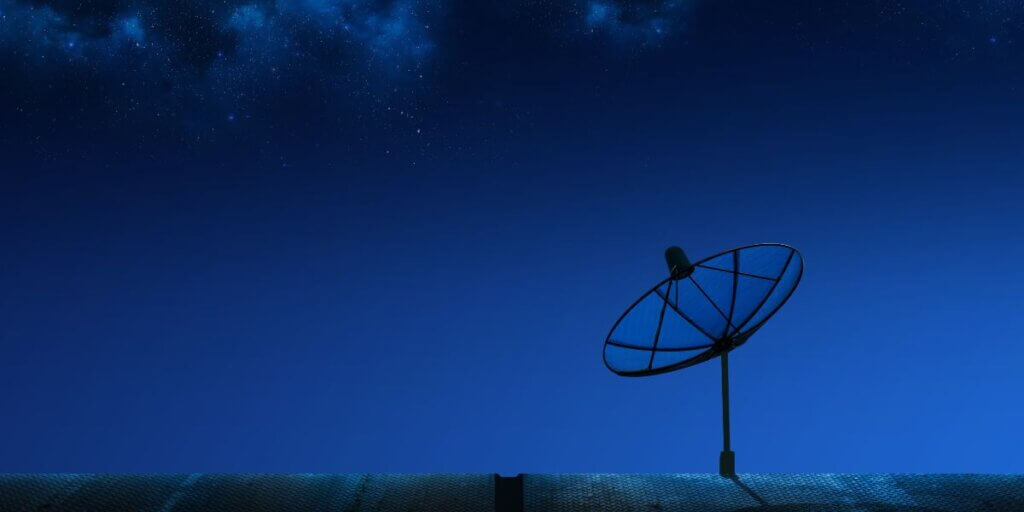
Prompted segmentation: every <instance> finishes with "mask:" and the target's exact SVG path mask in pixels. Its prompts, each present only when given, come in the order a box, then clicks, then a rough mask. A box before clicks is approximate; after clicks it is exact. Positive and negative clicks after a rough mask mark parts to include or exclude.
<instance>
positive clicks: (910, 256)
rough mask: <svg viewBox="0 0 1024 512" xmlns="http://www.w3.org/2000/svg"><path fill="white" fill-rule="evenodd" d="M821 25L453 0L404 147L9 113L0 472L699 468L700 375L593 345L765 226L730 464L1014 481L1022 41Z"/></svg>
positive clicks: (1023, 183)
mask: <svg viewBox="0 0 1024 512" xmlns="http://www.w3.org/2000/svg"><path fill="white" fill-rule="evenodd" d="M869 4H870V2H869ZM723 5H724V4H723ZM733 5H734V6H735V5H738V4H735V3H733ZM748 5H749V4H748ZM915 5H916V4H915ZM922 5H923V4H922ZM943 5H945V4H943ZM837 9H838V8H837ZM846 9H847V11H843V12H842V13H846V14H848V15H849V18H841V17H840V16H839V14H842V13H837V12H836V11H835V10H833V11H828V12H821V11H820V10H818V11H815V10H814V9H813V8H811V7H810V6H809V5H804V4H798V3H796V2H793V3H790V4H787V3H785V2H783V3H781V6H778V5H777V6H775V7H774V8H772V9H768V8H767V7H762V8H760V9H749V10H739V9H737V10H735V11H728V10H727V9H726V8H725V7H722V8H717V7H705V8H704V9H703V10H698V11H697V14H695V15H694V18H693V19H691V20H690V21H691V23H690V26H689V28H688V29H687V31H685V32H684V33H682V34H680V35H678V36H676V37H675V38H673V39H670V40H666V41H665V42H663V43H661V44H658V45H645V44H643V43H642V42H640V43H638V42H636V41H632V40H619V39H616V38H610V39H603V40H600V41H582V42H581V41H580V40H578V37H581V36H573V37H574V38H576V39H573V38H568V36H563V35H562V34H559V33H558V31H557V30H556V31H554V32H553V33H552V32H548V33H547V35H544V36H540V35H536V34H532V35H531V34H529V33H525V34H524V33H520V31H519V30H518V29H517V28H516V27H521V26H535V25H534V24H532V23H531V22H530V21H529V20H527V21H523V20H519V21H515V20H516V19H517V18H515V17H512V18H511V19H512V21H509V22H508V23H506V24H502V23H498V22H496V21H495V20H496V19H499V18H500V16H499V14H500V15H501V16H505V14H501V13H500V12H499V13H498V14H488V13H487V12H484V11H485V10H484V9H481V10H480V11H475V12H474V13H471V14H472V15H473V16H477V17H481V18H480V19H481V20H482V21H481V23H470V22H468V21H466V20H467V19H468V20H472V19H476V18H466V19H462V21H463V22H464V23H462V22H460V23H461V25H460V26H461V28H460V30H456V29H454V28H449V29H445V30H447V32H446V33H447V34H448V35H447V36H445V37H442V38H441V40H440V41H439V42H438V43H439V47H438V48H439V49H438V50H437V51H438V52H440V53H441V54H443V56H442V57H438V60H437V61H435V62H434V63H433V64H432V66H434V71H433V73H434V74H433V75H431V80H433V82H432V85H431V86H430V88H429V90H427V91H426V92H423V93H421V95H420V96H417V97H416V100H415V101H416V104H417V107H416V108H417V110H416V112H417V113H418V114H417V115H421V117H422V118H423V124H422V125H423V126H424V132H425V133H424V134H422V135H423V136H424V137H427V138H428V139H429V140H430V141H431V142H432V143H431V144H426V143H425V142H424V140H425V139H424V138H422V137H421V138H418V137H417V135H414V134H413V131H412V127H411V126H406V125H403V124H398V125H396V124H395V123H392V122H390V121H388V120H387V118H383V120H382V118H381V117H380V116H377V117H374V115H368V117H366V118H360V120H358V121H355V120H350V121H344V122H341V121H336V122H331V123H329V124H326V125H325V124H324V123H327V121H323V120H322V119H320V118H317V117H315V116H314V115H312V114H308V115H311V116H313V117H310V118H309V119H307V120H305V121H303V120H302V119H303V117H302V116H303V115H307V114H303V112H306V111H305V110H303V107H305V106H308V105H306V104H296V105H294V106H295V109H293V110H292V112H293V115H294V118H288V117H287V116H283V117H280V118H275V119H271V120H264V121H265V122H264V123H263V124H259V125H257V124H258V123H257V122H255V121H254V122H253V126H251V127H248V128H244V127H239V126H235V127H233V128H230V129H229V128H221V129H220V131H218V132H217V136H216V137H214V140H213V141H212V142H206V143H202V144H197V143H192V142H188V143H186V138H173V137H147V136H146V134H149V133H154V132H152V131H150V130H156V128H153V126H154V125H151V124H146V123H142V122H134V123H125V124H118V123H105V122H103V120H104V117H103V114H102V112H101V110H102V109H99V108H97V109H93V110H90V109H88V108H87V109H86V110H85V111H84V113H81V112H82V111H74V112H72V110H71V108H70V107H72V106H74V105H75V104H76V101H77V100H76V99H75V98H74V97H71V98H70V99H69V98H66V97H65V98H64V99H53V100H48V102H52V105H50V106H47V105H42V106H40V104H42V103H46V102H41V101H40V102H37V104H36V108H37V111H36V112H41V113H42V114H40V115H36V116H23V117H16V116H15V114H13V113H12V112H14V111H15V109H14V108H13V106H14V105H15V104H16V103H18V102H20V101H21V99H22V98H20V97H17V96H11V95H7V96H5V98H7V99H4V100H3V106H4V107H5V108H4V112H7V114H4V115H5V116H9V117H7V121H5V122H3V123H0V125H2V126H3V132H2V133H3V135H4V138H3V139H2V140H3V147H2V149H3V150H4V155H5V156H4V163H3V166H2V168H3V173H2V177H3V178H2V183H0V215H2V217H0V219H2V222H0V237H2V240H3V251H0V344H2V352H0V389H3V392H2V393H0V418H2V419H0V471H118V472H136V471H161V472H164V471H289V472H291V471H298V472H314V471H315V472H320V471H326V472H368V471H387V472H435V471H460V472H461V471H470V472H493V471H499V472H503V473H514V472H564V471H586V472H593V471H599V472H604V471H609V472H612V471H613V472H632V471H640V472H649V471H650V472H662V471H667V472H691V471H692V472H712V471H714V470H715V468H716V462H717V455H718V451H719V450H720V443H721V423H720V422H721V416H720V414H721V412H720V394H719V393H720V391H719V380H718V379H719V374H718V371H719V368H718V364H717V362H712V363H706V364H704V365H701V366H698V367H694V368H691V369H688V370H685V371H682V372H677V373H672V374H668V375H663V376H657V377H651V378H644V379H626V378H621V377H617V376H615V375H613V374H612V373H611V372H609V371H608V370H607V369H606V368H605V367H604V365H603V364H602V361H601V344H602V341H603V340H604V337H605V335H606V334H607V331H608V329H609V328H610V327H611V325H612V323H613V322H614V320H615V319H616V318H617V316H618V315H619V314H620V313H621V312H622V311H623V310H624V309H625V308H626V307H627V306H628V305H629V304H630V303H631V302H632V301H633V300H634V299H635V298H636V297H637V296H639V294H641V293H642V292H644V291H646V290H647V289H648V288H649V287H650V286H651V285H652V284H653V283H655V282H656V281H658V280H660V279H662V278H663V277H664V274H665V272H666V270H665V268H664V263H663V261H662V251H663V250H664V248H665V247H666V246H668V245H672V244H678V245H680V246H682V247H683V248H685V249H686V251H687V253H688V255H689V256H690V257H691V258H692V259H698V258H702V257H704V256H707V255H710V254H712V253H714V252H718V251H720V250H724V249H727V248H731V247H733V246H738V245H744V244H748V243H754V242H765V241H768V242H776V241H777V242H784V243H788V244H791V245H793V246H795V247H796V248H798V249H799V250H800V251H801V253H802V254H803V256H804V259H805V263H806V268H805V272H804V277H803V280H802V282H801V285H800V287H799V288H798V289H797V291H796V293H795V294H794V295H793V297H792V298H791V299H790V301H789V302H788V303H787V305H786V306H785V307H783V308H782V310H780V311H779V313H778V314H777V315H776V316H775V318H773V319H772V320H771V321H770V322H769V323H768V324H767V325H766V326H765V327H764V328H762V329H761V330H760V331H759V332H758V333H757V334H756V335H755V336H754V337H753V338H752V339H751V341H750V342H749V343H747V344H746V345H745V346H743V347H742V348H740V349H739V350H738V351H737V352H735V353H734V355H733V357H731V358H730V363H731V366H732V371H731V373H732V381H731V382H732V417H733V448H734V450H736V452H737V469H738V470H739V471H740V472H831V471H844V472H845V471H849V472H1021V471H1024V463H1022V460H1024V448H1022V444H1021V442H1020V428H1021V425H1022V424H1024V413H1022V409H1021V406H1020V405H1019V404H1020V403H1021V401H1022V397H1024V377H1022V376H1021V373H1020V368H1021V364H1022V362H1024V346H1022V344H1021V343H1020V339H1021V336H1020V334H1019V333H1018V332H1017V324H1018V321H1019V319H1020V315H1021V311H1022V305H1024V304H1022V298H1021V297H1022V296H1021V285H1022V283H1024V266H1022V265H1021V263H1020V262H1021V260H1022V258H1024V238H1022V236H1021V234H1020V233H1021V231H1020V229H1021V225H1022V223H1024V206H1022V204H1021V191H1022V190H1024V188H1022V187H1024V173H1022V171H1021V169H1022V163H1024V144H1021V140H1022V137H1024V129H1022V125H1021V121H1020V120H1021V119H1022V115H1024V97H1022V88H1021V83H1022V82H1021V79H1022V78H1024V69H1022V67H1021V63H1022V62H1024V54H1022V52H1021V51H1020V50H1019V47H1018V46H1014V45H1019V44H1021V43H1017V42H1013V43H1006V42H1003V41H1006V40H1013V38H1014V37H1016V35H1017V34H1021V35H1024V30H1019V26H1018V25H1014V26H1010V27H1007V26H1001V27H999V28H998V30H1000V31H1001V32H999V43H998V44H996V43H993V42H991V41H990V37H992V35H991V34H992V33H993V30H995V29H993V30H989V27H980V28H979V27H977V26H974V25H970V24H968V22H967V21H963V22H962V24H961V25H955V24H954V25H947V26H946V28H944V29H943V30H944V32H934V33H932V32H928V34H932V35H933V36H934V37H933V38H932V39H928V38H927V37H924V38H923V39H922V37H923V36H922V35H921V32H920V30H922V29H920V28H919V25H918V24H916V20H915V19H914V18H908V19H904V20H903V21H900V22H892V23H889V24H881V25H879V24H873V25H872V24H870V23H869V21H870V20H871V19H873V18H871V16H873V12H868V10H867V9H866V8H865V10H864V12H861V11H855V12H852V14H851V12H848V11H849V10H850V9H855V8H853V7H846ZM921 9H922V11H921V12H922V14H920V16H922V17H924V16H926V13H927V9H928V7H922V8H921ZM496 12H497V11H496ZM584 14H585V13H584ZM796 14H799V16H798V15H796ZM467 16H469V15H467ZM488 16H493V18H488ZM500 19H506V18H500ZM841 19H842V20H844V21H840V20H841ZM506 20H507V19H506ZM453 23H454V22H453ZM516 23H520V25H516ZM912 30H918V32H913V33H910V32H909V31H912ZM1015 30H1016V32H1014V31H1015ZM537 31H538V32H540V31H541V29H540V28H538V29H537ZM947 33H948V34H951V35H950V36H949V37H948V38H947V37H944V36H943V35H944V34H947ZM514 34H519V35H514ZM936 34H938V35H936ZM954 34H955V35H956V36H957V37H959V38H961V39H958V40H966V41H968V43H964V44H963V47H964V48H967V47H970V48H973V50H972V53H970V54H966V53H960V50H961V49H962V48H961V47H957V48H953V49H951V47H950V44H951V43H949V40H951V39H954V38H953V35H954ZM505 36H508V37H505ZM915 37H916V39H915ZM625 39H628V38H625ZM907 41H911V42H909V43H908V42H907ZM470 43H472V44H470ZM958 44H959V43H958ZM19 80H21V85H16V84H15V85H12V84H11V83H8V85H6V86H5V87H8V90H9V91H14V92H16V93H19V94H22V95H25V97H28V95H29V94H30V93H29V92H27V91H28V90H29V89H30V88H31V86H33V84H34V82H32V80H33V79H32V78H31V77H22V78H20V79H19ZM82 94H83V95H87V93H86V92H82ZM88 94H92V93H88ZM83 97H85V96H83ZM284 101H297V100H295V99H294V98H290V97H286V99H285V100H284ZM86 103H88V102H87V101H86V100H84V99H83V100H82V104H86ZM8 107H10V108H8ZM345 108H349V107H345ZM352 108H356V107H352ZM282 110H288V109H282ZM75 112H78V113H75ZM43 114H46V115H43ZM51 114H52V115H51ZM324 117H325V118H326V117H327V115H326V114H325V115H324ZM52 120H56V121H52ZM65 120H70V121H68V122H64V121H65ZM271 121H273V123H271ZM321 121H323V122H322V123H321ZM271 124H273V125H274V126H273V127H270V125H271ZM325 126H326V128H325ZM82 127H86V128H87V129H86V130H82V129H81V128H82ZM176 129H177V128H175V130H176ZM204 130H205V129H204ZM232 130H233V131H232ZM186 131H187V130H186ZM161 133H164V132H161ZM205 133H209V130H206V132H205ZM266 139H270V142H266V143H264V142H260V143H259V144H255V143H253V141H255V140H258V141H264V140H266ZM257 146H258V147H259V149H258V150H254V149H253V148H254V147H257Z"/></svg>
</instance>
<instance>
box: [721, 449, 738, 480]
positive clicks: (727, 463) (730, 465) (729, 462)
mask: <svg viewBox="0 0 1024 512" xmlns="http://www.w3.org/2000/svg"><path fill="white" fill-rule="evenodd" d="M718 474H719V475H722V476H724V477H727V478H728V477H732V476H736V452H734V451H732V450H729V451H723V452H722V453H721V454H720V455H719V456H718Z"/></svg>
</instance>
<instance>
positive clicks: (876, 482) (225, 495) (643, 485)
mask: <svg viewBox="0 0 1024 512" xmlns="http://www.w3.org/2000/svg"><path fill="white" fill-rule="evenodd" d="M505 487H507V486H505V485H504V484H502V488H505ZM522 488H523V508H524V510H527V511H539V510H559V511H584V510H587V511H597V510H608V511H662V510H663V511H675V510H703V511H710V512H715V511H732V512H738V511H746V510H749V511H755V510H756V511H765V512H767V511H795V512H802V511H808V512H810V511H818V510H830V511H851V512H852V511H876V512H878V511H908V512H909V511H922V512H923V511H958V512H960V511H973V510H985V511H1000V510H1006V511H1021V510H1024V475H983V474H741V475H739V477H737V478H735V479H728V478H722V477H720V476H718V475H707V474H562V475H549V474H527V475H525V476H524V477H523V479H522ZM494 491H495V479H494V477H493V475H489V474H423V475H399V474H191V475H188V474H175V475H117V474H38V475H0V510H4V511H15V510H32V511H35V510H45V511H48V512H61V511H81V510H109V511H120V510H125V511H128V510H131V511H154V512H172V511H176V512H190V511H199V510H219V511H228V510H245V511H253V512H258V511H271V510H272V511H304V512H308V511H328V510H340V511H370V510H375V511H411V510H421V511H425V510H441V511H446V512H458V511H467V512H468V511H473V512H481V511H491V510H495V492H494ZM502 503H505V502H502ZM499 508H502V507H499Z"/></svg>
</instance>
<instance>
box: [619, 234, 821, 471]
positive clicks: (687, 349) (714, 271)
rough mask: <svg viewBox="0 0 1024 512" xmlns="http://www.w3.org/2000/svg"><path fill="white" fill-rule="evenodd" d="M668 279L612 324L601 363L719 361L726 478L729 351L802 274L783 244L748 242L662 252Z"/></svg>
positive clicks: (636, 371)
mask: <svg viewBox="0 0 1024 512" xmlns="http://www.w3.org/2000/svg"><path fill="white" fill-rule="evenodd" d="M665 261H666V263H667V264H668V268H669V276H668V277H667V278H665V280H663V281H661V282H660V283H658V284H656V285H654V287H653V288H651V289H650V290H649V291H648V292H647V293H645V294H643V295H641V296H640V298H639V299H637V300H636V302H634V303H633V305H631V306H630V307H629V309H627V310H626V312H625V313H623V314H622V316H621V317H619V319H618V320H617V321H616V322H615V325H613V326H612V329H611V331H610V332H609V333H608V337H607V338H606V339H605V342H604V364H605V366H607V367H608V369H609V370H611V371H613V372H615V373H617V374H619V375H623V376H626V377H643V376H647V375H657V374H660V373H667V372H671V371H674V370H680V369H682V368H687V367H689V366H693V365H695V364H698V363H702V362H704V361H707V360H709V359H714V358H715V357H719V356H720V357H721V359H722V427H723V428H722V430H723V438H724V447H723V450H722V454H721V457H720V458H719V473H720V474H721V475H723V476H734V475H735V474H736V471H735V454H734V453H733V452H732V451H731V450H730V446H729V352H730V351H732V349H734V348H736V347H738V346H740V345H742V344H743V343H745V342H746V341H747V340H748V339H750V336H751V335H753V334H754V333H755V332H756V331H757V330H758V329H760V328H761V326H762V325H764V323H765V322H766V321H768V319H769V318H771V316H772V315H773V314H775V312H776V311H778V310H779V308H780V307H782V305H783V304H785V302H786V300H788V299H789V297H790V295H792V294H793V291H794V290H795V289H796V286H797V284H798V283H799V282H800V277H801V275H803V270H804V264H803V258H802V257H801V256H800V253H799V252H797V250H796V249H794V248H792V247H790V246H788V245H784V244H755V245H748V246H746V247H740V248H738V249H732V250H729V251H725V252H722V253H719V254H716V255H714V256H711V257H708V258H705V259H703V260H700V261H698V262H697V263H692V264H691V263H690V261H689V259H687V257H686V254H685V253H684V252H683V250H682V249H680V248H679V247H669V248H668V249H667V250H666V251H665Z"/></svg>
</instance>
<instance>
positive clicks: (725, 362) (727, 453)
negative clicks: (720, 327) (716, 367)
mask: <svg viewBox="0 0 1024 512" xmlns="http://www.w3.org/2000/svg"><path fill="white" fill-rule="evenodd" d="M722 439H723V445H722V453H721V455H719V456H718V474H719V475H722V476H725V477H732V476H736V454H735V453H733V451H732V450H731V449H730V446H729V352H728V351H726V352H722Z"/></svg>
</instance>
